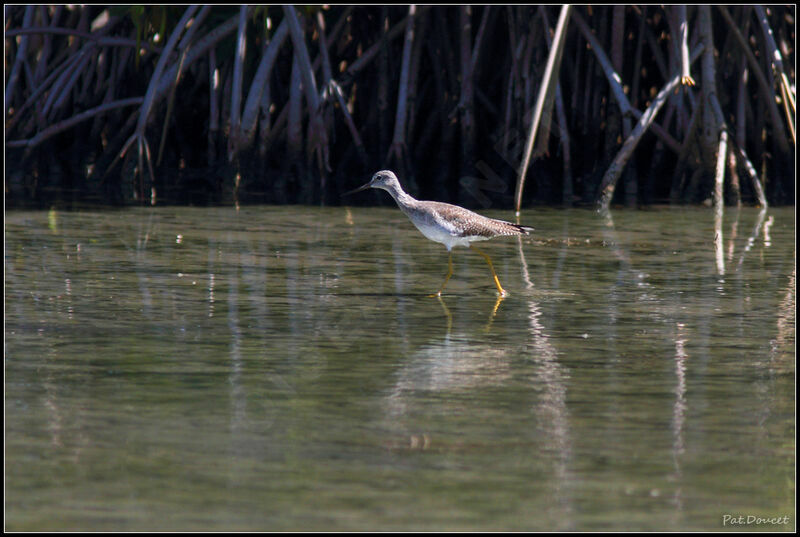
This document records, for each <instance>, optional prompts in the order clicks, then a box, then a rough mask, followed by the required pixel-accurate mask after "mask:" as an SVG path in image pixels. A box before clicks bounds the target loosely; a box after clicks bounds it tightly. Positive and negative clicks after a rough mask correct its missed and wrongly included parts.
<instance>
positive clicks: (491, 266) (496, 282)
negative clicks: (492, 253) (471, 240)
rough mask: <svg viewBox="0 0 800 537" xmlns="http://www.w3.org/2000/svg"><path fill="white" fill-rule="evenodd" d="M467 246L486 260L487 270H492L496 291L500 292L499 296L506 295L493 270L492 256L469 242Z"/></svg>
mask: <svg viewBox="0 0 800 537" xmlns="http://www.w3.org/2000/svg"><path fill="white" fill-rule="evenodd" d="M469 247H470V249H472V250H474V251H476V252H478V253H479V254H481V255H482V256H483V258H484V259H485V260H486V262H487V263H488V264H489V270H491V271H492V277H493V278H494V284H495V285H496V286H497V292H498V293H500V296H508V293H507V292H506V290H505V289H503V286H502V285H500V280H498V279H497V273H496V272H495V271H494V265H492V258H491V257H489V256H488V255H487V254H485V253H483V252H481V251H480V250H478V249H477V248H475V247H474V246H472V245H471V244H470V245H469Z"/></svg>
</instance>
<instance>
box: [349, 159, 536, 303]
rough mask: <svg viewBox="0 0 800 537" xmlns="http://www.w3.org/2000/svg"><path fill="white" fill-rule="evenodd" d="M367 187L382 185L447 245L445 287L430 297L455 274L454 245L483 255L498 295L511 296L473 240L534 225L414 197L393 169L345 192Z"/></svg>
mask: <svg viewBox="0 0 800 537" xmlns="http://www.w3.org/2000/svg"><path fill="white" fill-rule="evenodd" d="M368 188H380V189H383V190H385V191H387V192H388V193H389V194H391V196H392V198H394V201H395V202H397V206H398V207H400V210H401V211H403V213H404V214H405V215H406V216H407V217H408V218H409V220H411V223H412V224H414V225H415V226H416V228H417V229H418V230H420V232H422V234H423V235H425V236H426V237H427V238H429V239H430V240H432V241H434V242H439V243H442V244H444V246H445V248H447V276H445V278H444V283H443V284H442V287H441V288H440V289H439V290H438V291H437V292H436V293H435V294H432V295H430V296H442V292H443V291H444V288H445V286H446V285H447V282H448V281H449V280H450V277H451V276H452V275H453V253H452V249H453V247H454V246H467V247H469V248H470V249H472V250H474V251H475V252H477V253H479V254H480V255H481V256H483V258H484V259H485V260H486V263H488V264H489V270H491V271H492V278H494V284H495V285H496V286H497V292H498V294H499V295H500V296H501V297H505V296H508V293H507V292H506V290H505V289H503V286H502V285H500V280H499V279H497V273H496V272H495V270H494V265H492V259H491V258H490V257H489V256H488V255H487V254H485V253H484V252H482V251H480V250H478V249H477V248H475V247H474V246H473V245H472V243H473V242H476V241H485V240H489V239H492V238H494V237H497V236H500V235H527V234H528V233H530V232H531V231H533V228H532V227H528V226H521V225H519V224H512V223H511V222H506V221H504V220H495V219H494V218H487V217H485V216H481V215H479V214H478V213H474V212H472V211H470V210H468V209H465V208H463V207H459V206H458V205H451V204H449V203H442V202H439V201H420V200H417V199H414V198H413V197H412V196H410V195H409V194H407V193H406V192H405V191H404V190H403V187H401V186H400V181H399V180H398V179H397V176H396V175H395V174H394V172H391V171H389V170H382V171H379V172H378V173H376V174H375V175H373V176H372V179H371V180H370V181H369V183H367V184H365V185H362V186H360V187H358V188H356V189H354V190H351V191H349V192H346V193H345V194H344V195H348V194H354V193H356V192H361V191H362V190H366V189H368Z"/></svg>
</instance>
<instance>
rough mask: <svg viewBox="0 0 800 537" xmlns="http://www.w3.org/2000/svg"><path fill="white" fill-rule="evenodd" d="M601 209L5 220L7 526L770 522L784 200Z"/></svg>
mask: <svg viewBox="0 0 800 537" xmlns="http://www.w3.org/2000/svg"><path fill="white" fill-rule="evenodd" d="M487 214H489V215H491V216H498V217H505V218H510V217H511V215H510V213H501V212H494V213H492V212H491V211H489V212H488V213H487ZM613 217H614V221H613V224H612V223H611V222H608V221H606V220H604V219H603V218H601V217H600V216H598V215H597V214H595V213H594V212H591V211H585V210H570V211H559V210H552V209H537V210H529V211H527V212H524V213H523V215H522V218H521V221H522V223H524V224H527V225H532V226H534V227H535V228H536V232H535V233H534V235H533V236H531V237H525V238H524V239H521V240H517V239H516V238H505V239H497V240H494V241H491V242H489V243H485V244H484V245H483V247H482V249H483V250H484V251H486V252H487V253H489V254H490V255H491V256H492V257H493V259H494V265H495V268H496V269H497V272H498V275H499V278H500V281H501V282H502V283H503V286H504V287H505V288H506V289H507V290H508V291H509V292H510V293H511V295H510V296H509V297H508V298H506V299H505V300H502V301H498V299H497V296H496V293H495V289H494V285H493V283H492V281H491V277H490V274H489V271H488V268H487V266H486V264H485V262H484V261H483V259H481V258H480V257H479V256H477V255H475V254H474V253H472V252H469V251H468V250H465V249H456V250H454V252H455V256H454V267H455V275H454V276H453V278H452V279H451V281H450V283H449V284H448V288H447V293H446V294H445V296H444V297H443V300H441V301H440V300H438V299H436V298H429V297H427V296H426V295H427V294H428V293H431V292H433V291H435V290H436V289H438V287H439V285H440V284H441V282H442V280H443V278H444V274H445V272H446V270H447V256H446V251H445V249H444V248H443V247H442V246H441V245H437V244H435V243H432V242H430V241H428V240H426V239H425V238H424V237H422V235H420V234H419V233H418V232H417V231H416V230H415V229H414V228H413V227H412V226H411V224H410V223H409V222H408V221H407V220H406V219H405V217H404V216H403V215H402V214H401V213H400V212H399V211H398V210H397V209H394V208H391V209H390V208H385V209H375V208H372V209H347V208H327V209H320V208H313V207H288V208H287V207H245V208H242V209H240V210H236V209H234V208H214V209H208V208H202V209H200V208H159V209H153V210H151V209H133V210H125V211H115V212H72V213H61V212H50V213H47V212H12V213H8V214H6V228H5V231H6V233H5V239H6V244H5V270H6V273H5V336H6V339H5V418H6V428H5V441H6V444H5V456H6V458H5V463H6V466H5V472H6V480H5V492H6V496H5V497H6V500H5V509H6V511H5V517H6V529H8V530H96V531H100V530H305V529H307V530H342V531H345V530H549V529H555V530H611V529H620V530H624V529H627V530H636V529H641V530H689V529H695V530H719V529H730V528H732V527H733V528H737V527H738V528H742V529H751V530H752V529H754V530H793V529H794V527H795V520H794V502H795V481H794V475H795V474H794V468H795V441H794V438H795V421H794V405H795V399H794V393H795V382H794V377H795V314H794V311H795V247H794V242H795V227H794V210H793V209H770V210H769V211H768V212H767V213H766V214H764V213H759V212H758V211H757V210H755V209H742V210H741V211H740V212H737V211H735V210H734V209H730V208H729V209H728V210H727V212H726V215H725V220H724V222H722V225H721V227H719V229H718V231H719V230H721V231H722V233H721V237H722V242H718V243H717V244H716V245H715V241H714V237H715V225H714V222H713V214H712V211H710V210H707V209H699V208H680V209H657V210H646V211H618V212H615V213H614V215H613ZM726 515H729V516H734V517H738V516H743V517H745V520H746V517H747V516H753V517H756V516H757V517H784V516H788V519H786V523H785V524H784V523H777V524H776V523H761V524H757V523H752V524H750V525H745V526H731V523H730V521H731V520H732V519H730V518H728V519H724V517H725V516H726ZM724 522H725V525H724V526H723V523H724Z"/></svg>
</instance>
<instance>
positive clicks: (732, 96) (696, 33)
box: [5, 5, 795, 208]
mask: <svg viewBox="0 0 800 537" xmlns="http://www.w3.org/2000/svg"><path fill="white" fill-rule="evenodd" d="M560 15H562V8H561V6H546V7H541V6H491V7H487V6H471V7H469V6H368V7H352V6H344V5H335V6H297V7H287V6H258V7H256V6H222V5H221V6H213V7H211V6H158V5H152V6H114V7H107V6H99V5H86V6H77V5H75V6H25V5H17V6H5V87H6V89H5V204H6V208H16V207H49V206H51V205H52V204H54V203H60V204H66V205H70V204H83V203H97V204H101V205H144V204H151V203H156V204H158V205H162V204H171V203H176V204H216V203H225V204H227V203H233V202H235V203H272V204H285V203H303V204H317V205H318V204H323V205H339V204H342V203H343V202H345V203H348V204H367V203H376V202H379V203H387V204H388V203H390V202H391V200H389V199H388V197H385V198H384V197H382V198H380V201H379V198H377V197H375V196H368V195H364V196H361V197H358V196H356V197H354V198H352V199H344V200H343V199H342V198H341V194H342V193H343V192H345V191H347V190H349V189H351V188H353V187H355V186H358V185H359V184H362V183H364V182H365V181H366V180H368V179H369V177H370V175H371V174H372V173H373V172H375V171H377V170H379V169H384V168H390V169H393V170H395V171H396V172H397V174H398V176H399V177H400V180H401V182H402V183H403V185H404V187H406V189H407V190H408V191H409V192H410V193H411V194H413V195H415V196H416V197H419V198H423V199H436V200H441V201H450V202H454V203H459V204H462V205H465V206H467V207H472V208H488V207H494V208H511V207H512V206H514V204H515V192H516V193H517V194H518V195H519V196H520V197H519V201H518V202H517V205H519V203H521V204H522V206H523V207H524V206H529V205H532V204H549V205H563V206H570V205H600V206H605V207H608V206H609V205H610V204H611V203H612V202H613V203H614V204H624V205H626V206H632V207H633V206H637V205H650V204H662V203H675V204H685V203H701V202H705V201H707V200H714V201H715V202H716V201H717V200H719V201H720V202H721V201H722V200H724V202H725V203H726V204H729V205H730V204H740V203H745V204H757V205H762V206H763V205H765V204H767V203H770V204H792V203H794V197H795V108H794V106H795V104H794V103H795V96H794V91H795V70H794V69H795V50H794V43H795V6H794V5H786V6H771V7H761V6H711V7H710V6H666V7H663V6H656V5H648V6H573V7H572V8H571V9H570V10H569V11H568V12H566V13H564V19H563V20H564V21H565V25H564V26H563V28H564V31H563V32H561V33H559V32H558V31H557V26H558V23H557V21H559V20H560ZM560 36H563V39H559V37H560ZM553 45H554V46H555V51H556V52H558V51H559V50H560V54H559V53H555V54H553V55H552V58H551V55H550V48H551V46H553ZM559 45H560V47H559ZM549 60H552V61H553V62H554V65H555V67H554V71H553V72H554V73H555V75H554V76H553V77H548V76H547V73H546V67H547V65H548V61H549ZM547 80H552V82H551V84H550V88H551V90H550V91H549V92H547V93H546V96H547V98H542V99H540V98H539V92H540V86H543V85H546V84H544V83H543V81H547ZM540 101H541V102H540ZM532 124H533V125H536V127H537V128H536V129H534V131H535V144H533V145H532V146H531V147H530V149H532V151H527V150H528V147H527V144H528V141H529V140H533V138H531V135H530V133H531V130H532V129H531V125H532ZM531 153H532V155H531ZM720 155H721V156H720ZM527 156H530V164H529V165H527V164H526V161H528V158H526V157H527ZM718 156H720V158H718ZM522 170H526V173H522V176H523V177H524V190H522V189H519V187H518V176H519V175H520V174H521V171H522ZM718 206H719V207H721V203H718Z"/></svg>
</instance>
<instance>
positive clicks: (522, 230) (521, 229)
mask: <svg viewBox="0 0 800 537" xmlns="http://www.w3.org/2000/svg"><path fill="white" fill-rule="evenodd" d="M511 225H512V226H514V227H515V228H517V229H518V230H519V232H520V233H522V234H523V235H528V234H530V232H531V231H533V230H534V229H533V228H532V227H530V226H521V225H519V224H511Z"/></svg>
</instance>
